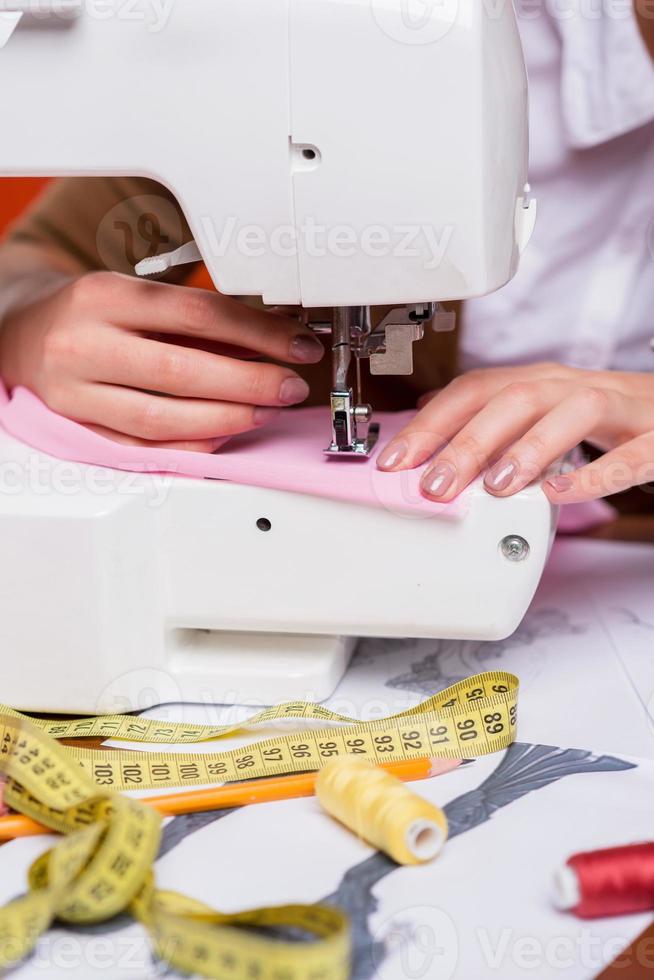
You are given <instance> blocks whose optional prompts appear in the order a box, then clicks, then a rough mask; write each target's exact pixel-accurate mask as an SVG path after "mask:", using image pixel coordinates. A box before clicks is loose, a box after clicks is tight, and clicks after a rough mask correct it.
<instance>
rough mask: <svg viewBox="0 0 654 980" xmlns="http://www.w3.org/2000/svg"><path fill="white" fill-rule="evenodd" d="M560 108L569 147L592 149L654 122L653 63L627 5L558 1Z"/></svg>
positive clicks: (621, 0)
mask: <svg viewBox="0 0 654 980" xmlns="http://www.w3.org/2000/svg"><path fill="white" fill-rule="evenodd" d="M548 16H549V17H551V19H552V20H553V22H554V25H555V28H556V30H557V31H558V32H559V35H560V37H561V43H562V47H563V51H562V77H561V103H562V108H563V116H564V123H565V129H566V135H567V139H568V141H569V143H570V146H572V147H575V148H579V149H581V148H584V147H590V146H597V145H598V144H600V143H605V142H607V141H608V140H611V139H614V138H615V137H616V136H621V135H622V134H624V133H627V132H630V131H631V130H634V129H637V128H638V127H640V126H643V125H644V124H645V123H647V122H650V121H651V120H652V119H654V62H652V59H651V58H650V55H649V53H648V51H647V48H646V47H645V43H644V41H643V39H642V37H641V34H640V30H639V28H638V23H637V21H636V15H635V13H634V10H633V3H632V0H608V2H606V3H603V4H599V3H590V2H589V0H563V2H559V3H558V4H556V13H549V14H548Z"/></svg>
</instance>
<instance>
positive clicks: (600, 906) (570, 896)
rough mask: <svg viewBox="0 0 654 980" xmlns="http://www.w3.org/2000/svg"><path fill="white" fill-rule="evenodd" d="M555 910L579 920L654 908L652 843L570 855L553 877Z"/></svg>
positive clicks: (653, 856) (653, 854)
mask: <svg viewBox="0 0 654 980" xmlns="http://www.w3.org/2000/svg"><path fill="white" fill-rule="evenodd" d="M554 885H555V890H556V895H555V902H556V905H557V907H558V908H560V909H564V910H566V911H570V912H574V914H575V915H578V916H579V917H580V918H581V919H596V918H599V917H601V916H608V915H630V914H631V913H633V912H648V911H650V910H652V909H654V844H628V845H627V846H625V847H611V848H608V849H607V850H604V851H589V852H588V853H586V854H573V855H572V857H571V858H568V860H567V861H566V863H565V865H564V866H563V867H562V868H559V870H558V872H557V873H556V875H555V878H554Z"/></svg>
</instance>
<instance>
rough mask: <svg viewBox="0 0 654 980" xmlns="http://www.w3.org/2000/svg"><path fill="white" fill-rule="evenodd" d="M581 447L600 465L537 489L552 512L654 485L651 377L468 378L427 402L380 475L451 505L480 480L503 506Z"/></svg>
mask: <svg viewBox="0 0 654 980" xmlns="http://www.w3.org/2000/svg"><path fill="white" fill-rule="evenodd" d="M583 441H588V442H591V443H593V444H594V445H596V446H598V447H599V448H600V449H602V450H604V455H603V456H602V457H601V458H600V459H598V460H596V461H595V462H593V463H589V464H588V465H586V466H582V467H580V468H579V469H577V470H575V471H574V472H570V473H565V474H563V475H561V476H553V477H552V478H550V479H548V480H547V481H546V482H545V484H544V490H545V493H546V495H547V497H548V498H549V499H550V500H551V501H552V502H553V503H557V504H559V503H561V504H564V503H578V502H581V501H587V500H594V499H596V498H598V497H605V496H607V495H609V494H612V493H618V492H620V491H622V490H626V489H628V488H629V487H633V486H639V485H641V484H644V483H648V482H650V481H651V480H653V479H654V374H647V373H644V372H643V373H621V372H617V371H582V370H578V369H576V368H569V367H565V366H563V365H561V364H550V363H545V364H533V365H529V366H528V367H522V366H521V367H508V368H486V369H482V370H478V371H471V372H470V373H469V374H465V375H462V376H461V377H459V378H456V379H455V380H454V381H453V382H452V383H451V384H449V385H448V386H447V387H446V388H443V389H442V390H441V391H439V392H437V393H436V394H435V395H434V396H433V397H432V398H431V399H430V400H428V401H426V402H424V404H423V407H422V409H421V411H419V412H418V414H417V415H416V417H415V418H414V419H413V420H412V422H411V423H410V424H409V425H407V426H406V427H405V428H404V429H403V430H402V431H401V432H400V433H399V434H398V435H397V436H396V437H395V438H394V439H393V440H392V442H390V443H389V444H388V446H386V447H385V449H384V450H383V452H382V453H381V454H380V456H379V459H378V463H377V465H378V466H379V467H380V469H382V470H387V471H393V470H403V469H413V468H414V467H416V466H420V465H421V464H423V463H425V462H426V461H427V460H428V459H430V457H432V456H433V459H432V461H431V464H430V465H429V466H428V467H427V468H426V470H425V473H424V475H423V477H422V480H421V488H422V492H423V493H424V495H425V496H426V497H429V498H431V499H433V500H437V501H439V502H447V501H448V500H452V499H453V498H454V497H456V496H457V494H459V493H460V492H461V491H462V490H463V489H464V487H466V486H467V485H468V484H469V483H470V481H471V480H474V479H475V477H477V476H478V475H479V474H480V473H485V478H484V486H485V488H486V490H488V492H489V493H492V494H494V495H495V496H498V497H508V496H511V494H514V493H517V491H518V490H521V489H522V488H523V487H525V486H526V485H527V484H528V483H531V482H532V481H533V480H536V479H538V478H539V477H541V476H542V475H543V474H544V473H545V472H546V471H547V469H548V468H549V467H550V466H551V464H552V463H554V462H555V461H556V460H557V459H559V458H560V457H561V456H564V455H565V454H566V453H568V452H569V451H570V450H571V449H573V448H574V447H575V446H577V445H578V444H579V443H580V442H583Z"/></svg>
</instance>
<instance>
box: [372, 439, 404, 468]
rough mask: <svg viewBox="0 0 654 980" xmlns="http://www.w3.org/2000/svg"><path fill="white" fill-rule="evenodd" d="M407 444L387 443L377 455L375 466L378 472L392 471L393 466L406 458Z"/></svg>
mask: <svg viewBox="0 0 654 980" xmlns="http://www.w3.org/2000/svg"><path fill="white" fill-rule="evenodd" d="M406 451H407V444H406V443H405V442H402V441H400V442H389V444H388V445H387V446H386V447H385V449H384V450H383V452H381V453H380V454H379V458H378V459H377V466H378V467H379V469H380V470H392V469H393V467H394V466H397V464H398V463H401V462H402V460H403V459H404V457H405V456H406Z"/></svg>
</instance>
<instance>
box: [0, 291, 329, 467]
mask: <svg viewBox="0 0 654 980" xmlns="http://www.w3.org/2000/svg"><path fill="white" fill-rule="evenodd" d="M323 353H324V349H323V347H322V344H321V343H320V342H319V341H318V340H317V339H316V338H315V337H314V336H313V334H312V333H311V332H310V331H309V330H307V329H305V328H304V327H302V326H301V325H300V324H299V323H298V322H297V321H296V320H293V319H291V318H290V317H286V316H282V315H279V314H274V313H268V312H265V311H261V310H253V309H251V308H250V307H247V306H245V305H243V304H242V303H239V302H238V301H236V300H233V299H229V298H227V297H225V296H221V295H218V294H215V293H212V292H209V291H207V290H202V289H193V288H188V287H184V286H172V285H167V284H165V283H160V282H152V281H148V280H138V279H133V278H131V277H129V276H123V275H119V274H117V273H111V272H93V273H89V274H87V275H83V276H80V277H79V278H76V279H74V280H72V281H71V282H68V283H67V284H66V285H64V286H63V287H62V288H59V289H58V291H57V292H55V293H53V294H51V295H49V296H48V297H47V298H45V299H40V300H38V301H36V302H34V303H32V304H31V305H28V306H27V305H26V306H22V307H21V308H20V309H17V310H15V311H13V312H10V313H8V314H7V316H6V317H5V319H4V321H3V323H2V329H1V330H0V375H1V376H2V378H3V380H4V382H5V384H6V385H7V386H8V387H9V388H13V387H16V386H17V385H24V386H25V387H27V388H29V389H31V390H32V391H33V392H34V393H35V394H37V395H38V396H39V397H40V398H41V399H42V400H43V401H44V402H45V403H46V405H48V406H49V407H50V408H52V409H53V410H54V411H56V412H59V413H60V414H62V415H65V416H67V417H68V418H71V419H74V420H76V421H77V422H81V423H83V424H84V425H87V426H89V427H91V428H93V429H94V430H95V431H97V432H100V433H101V434H103V435H106V436H108V437H109V438H112V439H115V440H117V441H120V442H127V443H131V444H140V445H156V446H167V447H172V446H174V447H176V448H183V449H193V450H200V451H204V452H213V451H214V450H215V449H216V448H217V447H218V446H219V445H221V444H222V443H223V442H225V441H226V439H228V438H229V437H230V436H233V435H235V434H237V433H239V432H245V431H247V430H249V429H254V428H257V427H259V426H261V425H264V424H265V423H266V422H269V421H270V420H271V419H272V418H274V417H275V416H276V415H277V414H278V413H279V411H280V410H281V409H282V408H284V407H285V406H289V405H296V404H298V403H300V402H302V401H304V399H305V398H306V397H307V395H308V393H309V387H308V385H307V383H306V382H305V381H304V380H303V379H302V378H300V377H299V376H298V375H297V374H296V372H295V371H293V370H291V368H286V367H280V366H278V365H276V364H267V363H264V362H262V361H260V360H253V358H258V357H261V356H264V357H267V358H270V359H274V360H277V361H284V362H287V363H289V364H313V363H315V362H317V361H319V360H320V358H321V357H322V355H323Z"/></svg>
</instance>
